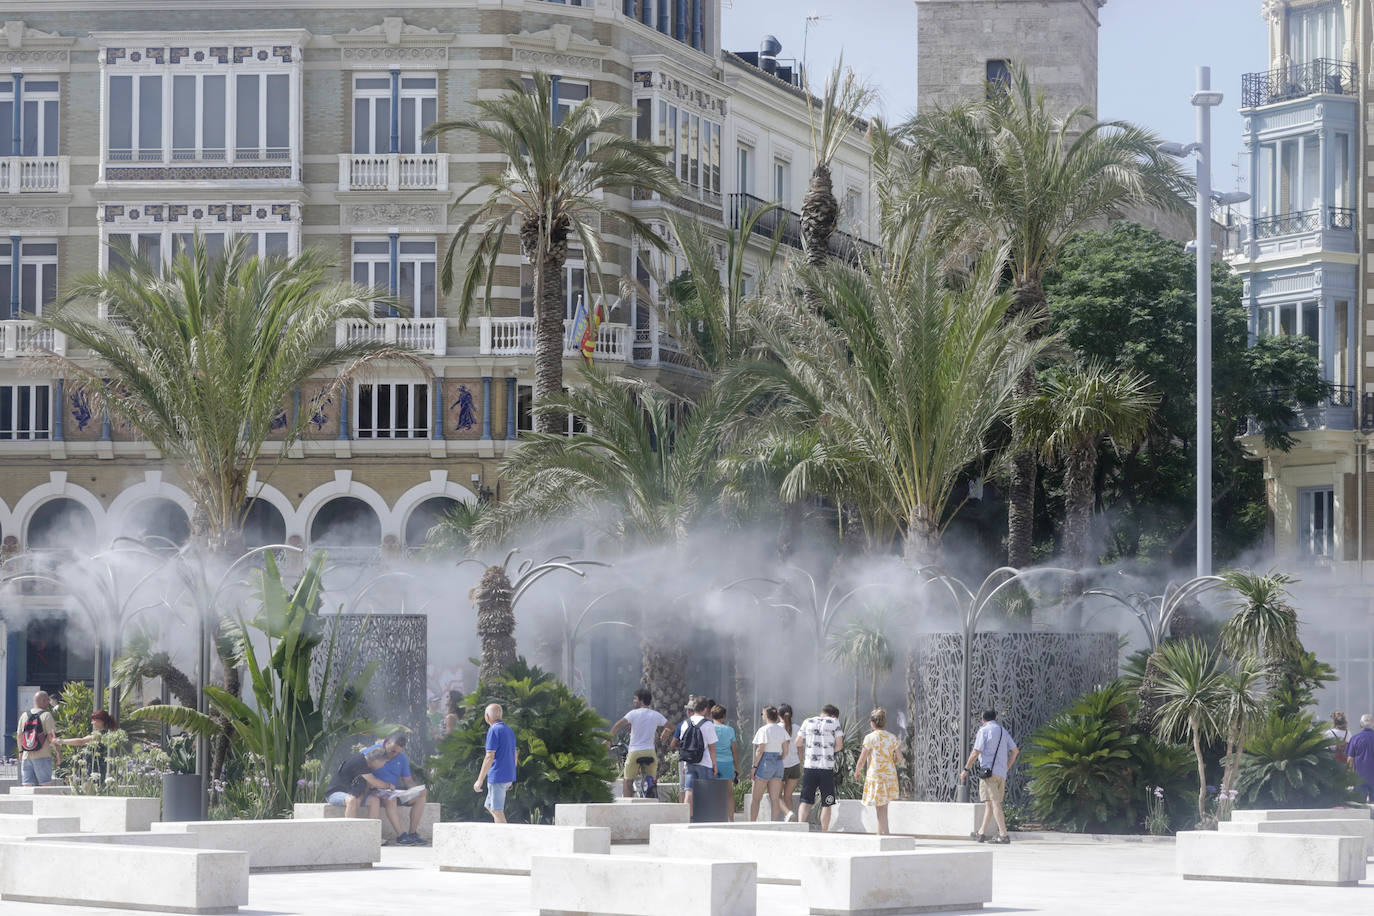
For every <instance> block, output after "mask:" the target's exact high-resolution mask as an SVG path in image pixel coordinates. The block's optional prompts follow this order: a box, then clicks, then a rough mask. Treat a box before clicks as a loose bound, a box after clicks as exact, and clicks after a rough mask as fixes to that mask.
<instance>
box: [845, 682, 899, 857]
mask: <svg viewBox="0 0 1374 916" xmlns="http://www.w3.org/2000/svg"><path fill="white" fill-rule="evenodd" d="M868 722H869V724H870V725H872V726H873V731H871V732H869V733H868V735H867V737H865V738H864V749H863V752H862V753H861V754H859V760H858V762H857V763H855V764H854V778H855V779H858V778H859V777H860V775H861V774H862V773H863V770H864V766H865V765H867V767H868V775H867V777H866V778H865V779H864V804H865V805H871V806H873V807H874V808H877V809H878V835H879V836H883V835H886V834H887V833H889V832H890V831H889V830H888V829H887V804H888V802H890V801H893V800H895V799H896V798H897V791H898V789H897V764H899V763H901V762H902V748H901V745H899V744H898V743H897V739H896V738H895V737H893V735H892V733H891V732H888V731H884V730H883V726H884V725H886V724H887V712H886V710H884V709H882V708H878V709H875V710H873V712H872V713H871V714H870V715H869V717H868Z"/></svg>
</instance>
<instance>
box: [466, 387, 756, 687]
mask: <svg viewBox="0 0 1374 916" xmlns="http://www.w3.org/2000/svg"><path fill="white" fill-rule="evenodd" d="M729 409H730V404H729V403H728V402H727V400H726V399H725V398H724V397H723V395H722V390H721V387H720V386H719V385H715V386H713V387H712V388H710V389H708V390H707V392H706V393H705V394H703V395H702V396H701V397H700V398H699V399H698V400H697V401H696V402H695V403H692V402H689V401H687V400H686V399H685V398H683V397H680V396H678V395H674V394H672V393H671V392H668V391H667V390H665V389H663V388H660V387H658V386H656V385H653V384H650V383H648V382H644V381H639V380H635V379H631V378H626V377H613V376H608V375H606V374H604V373H603V372H600V371H599V370H595V369H589V370H588V371H587V372H586V384H585V385H582V386H579V387H577V388H575V389H573V390H571V391H569V392H567V393H565V394H562V395H560V396H558V397H555V398H551V399H550V400H548V401H546V402H544V403H543V404H539V405H536V407H535V410H536V411H543V410H556V411H563V412H567V413H571V414H573V415H574V416H577V417H580V418H582V420H583V421H584V422H585V424H586V428H587V431H586V432H585V433H581V434H578V435H576V436H571V437H569V436H562V435H548V434H545V433H535V434H533V435H530V436H528V437H527V438H526V439H525V440H524V443H523V444H522V445H521V448H520V452H519V455H518V456H516V457H514V458H512V459H510V460H508V461H507V462H506V464H505V466H504V468H503V473H504V474H505V477H506V483H507V491H508V492H509V493H510V496H509V497H508V498H507V499H506V500H505V501H504V502H502V503H501V504H499V505H497V506H495V507H494V508H493V509H492V510H491V512H490V513H489V514H487V515H485V516H484V517H483V518H482V520H481V521H480V522H479V523H478V525H477V528H476V531H475V534H476V537H477V539H478V541H479V542H483V543H499V542H501V541H503V540H505V539H506V538H507V537H509V536H510V534H511V533H512V532H514V531H516V530H518V529H520V528H521V527H523V526H525V525H527V524H529V523H532V522H536V521H540V520H544V519H548V518H550V517H563V518H574V519H577V520H578V521H579V523H580V524H583V525H591V526H595V527H598V528H600V529H601V530H603V531H604V532H606V533H607V534H608V535H610V536H611V537H612V538H614V539H615V540H618V541H620V542H621V543H624V544H629V545H637V546H641V547H648V548H654V547H661V548H670V549H674V550H682V549H684V547H685V545H686V542H687V539H688V535H689V534H690V533H691V532H692V530H693V529H694V528H695V527H696V526H697V525H698V524H699V523H701V522H702V521H703V520H705V519H706V518H708V517H711V516H713V515H715V513H716V512H717V509H718V506H719V494H720V491H721V478H720V470H719V466H718V462H717V458H718V455H719V452H720V447H721V443H722V441H723V440H724V437H725V436H726V435H727V431H728V427H729V420H730V414H729ZM690 597H691V596H663V595H659V596H657V599H656V600H657V601H659V602H660V604H661V603H662V602H663V601H665V600H667V601H668V603H669V604H672V603H675V602H686V601H688V600H690ZM674 610H676V609H672V608H661V609H660V610H659V611H658V612H657V613H655V614H654V615H652V616H651V617H648V618H646V619H645V620H643V621H642V623H641V625H640V640H641V648H642V650H643V654H644V681H645V685H646V686H647V687H648V688H649V689H650V691H652V692H653V695H654V697H655V698H656V700H657V702H658V703H659V706H660V708H661V709H664V710H676V709H680V708H681V707H682V705H683V703H685V701H686V699H687V693H686V671H685V668H686V660H687V653H686V645H685V643H684V635H685V634H684V633H683V632H682V629H683V628H682V626H681V623H680V621H681V620H682V619H683V615H682V614H677V613H673V611H674Z"/></svg>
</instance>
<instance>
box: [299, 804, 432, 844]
mask: <svg viewBox="0 0 1374 916" xmlns="http://www.w3.org/2000/svg"><path fill="white" fill-rule="evenodd" d="M399 810H400V813H401V824H402V826H405V827H409V826H410V821H409V817H410V809H409V808H408V807H405V806H402V807H401V808H400V809H399ZM439 815H440V809H439V803H438V802H426V803H425V813H424V814H423V815H422V816H421V817H420V829H419V830H417V831H415V832H416V833H418V834H419V835H420V838H421V839H424V840H433V839H434V825H435V824H437V823H439ZM291 816H292V817H296V818H307V819H312V818H322V817H343V816H344V809H342V808H340V807H339V806H338V805H322V804H313V803H309V802H297V803H296V804H295V805H293V806H292V808H291ZM382 839H383V840H384V841H386V842H390V841H392V840H394V839H396V831H395V830H392V829H391V822H390V821H388V820H387V819H386V818H385V817H383V818H382Z"/></svg>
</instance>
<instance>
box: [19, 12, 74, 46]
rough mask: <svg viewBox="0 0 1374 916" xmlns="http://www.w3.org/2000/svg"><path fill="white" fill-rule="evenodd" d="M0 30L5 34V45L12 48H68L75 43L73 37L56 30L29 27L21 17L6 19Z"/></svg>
mask: <svg viewBox="0 0 1374 916" xmlns="http://www.w3.org/2000/svg"><path fill="white" fill-rule="evenodd" d="M0 32H3V33H4V35H5V46H6V47H8V48H10V49H12V50H14V49H18V48H29V49H31V50H38V49H42V48H70V47H71V46H72V45H74V44H76V39H75V38H67V37H65V36H62V35H59V34H57V33H56V32H41V31H39V30H38V29H31V28H29V27H28V26H26V25H24V21H23V20H22V19H11V20H8V21H7V22H6V23H5V25H4V28H0Z"/></svg>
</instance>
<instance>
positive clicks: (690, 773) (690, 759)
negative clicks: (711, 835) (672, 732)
mask: <svg viewBox="0 0 1374 916" xmlns="http://www.w3.org/2000/svg"><path fill="white" fill-rule="evenodd" d="M711 705H712V703H711V700H710V699H708V698H707V697H698V698H697V701H696V702H695V703H694V704H693V705H692V714H691V715H690V716H688V717H687V718H686V719H684V720H683V721H682V725H681V726H679V727H678V730H677V735H676V736H675V739H676V741H677V746H678V756H679V758H680V759H681V760H682V763H683V766H684V767H685V768H686V772H685V775H684V776H683V779H682V800H683V801H685V802H686V803H687V816H688V817H691V814H692V787H693V786H694V785H695V784H696V781H697V780H698V779H715V778H716V740H717V738H716V727H715V725H714V724H712V722H711Z"/></svg>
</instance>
